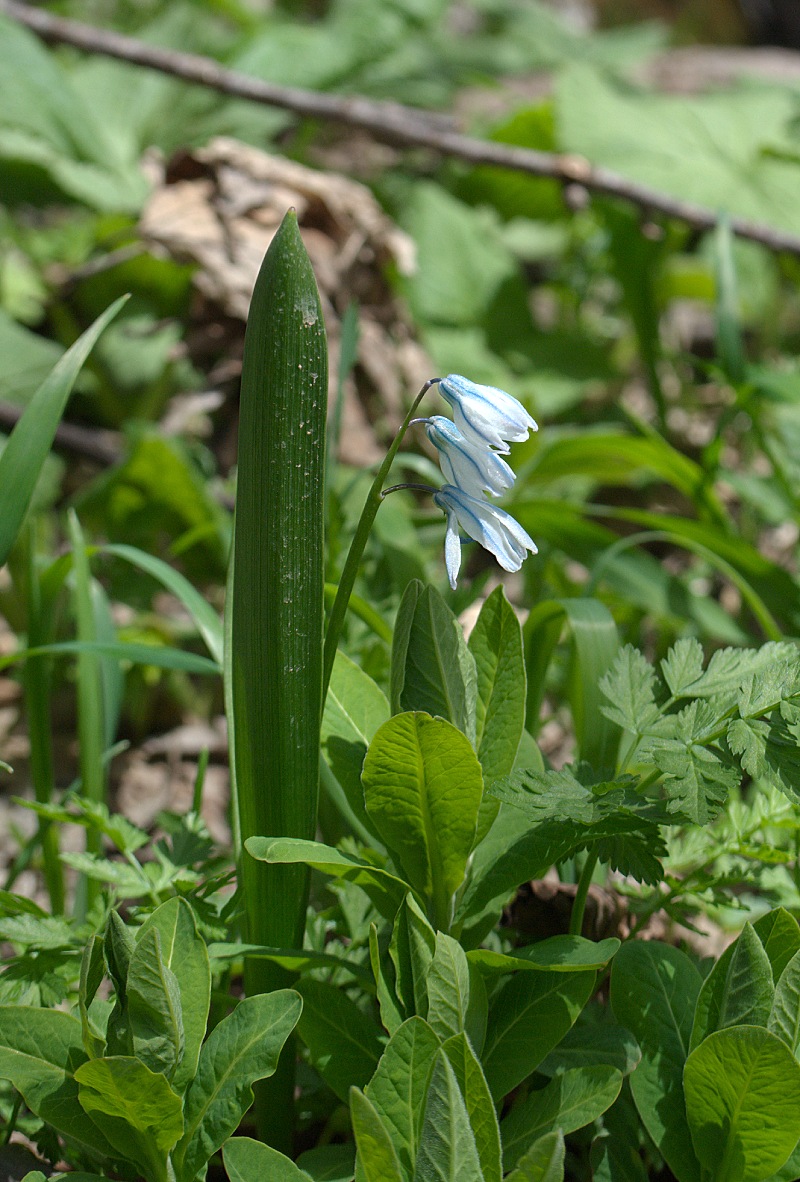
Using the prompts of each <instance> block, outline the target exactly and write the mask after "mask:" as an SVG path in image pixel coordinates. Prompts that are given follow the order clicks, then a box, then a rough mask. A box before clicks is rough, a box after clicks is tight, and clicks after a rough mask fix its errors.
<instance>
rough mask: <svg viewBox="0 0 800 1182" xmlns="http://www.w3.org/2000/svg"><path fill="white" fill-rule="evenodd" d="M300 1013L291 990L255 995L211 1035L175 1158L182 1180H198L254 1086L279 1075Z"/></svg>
mask: <svg viewBox="0 0 800 1182" xmlns="http://www.w3.org/2000/svg"><path fill="white" fill-rule="evenodd" d="M301 1009H302V1001H301V999H300V997H299V996H298V994H297V993H296V992H294V990H292V989H278V990H276V991H275V992H273V993H261V994H256V995H255V996H253V997H246V998H245V999H244V1000H243V1001H240V1002H239V1004H238V1005H237V1007H236V1009H235V1010H234V1011H233V1013H232V1014H229V1015H228V1017H227V1018H223V1019H222V1021H221V1022H220V1023H219V1024H218V1025H217V1026H215V1027H214V1029H213V1030H212V1031H211V1034H210V1035H209V1036H208V1038H207V1039H206V1041H205V1042H204V1043H203V1047H202V1050H201V1051H200V1058H199V1061H198V1064H197V1073H196V1075H195V1077H194V1079H193V1080H192V1081H191V1083H190V1084H189V1087H188V1088H187V1090H186V1098H185V1100H184V1115H185V1121H186V1128H185V1132H184V1135H183V1137H182V1139H181V1141H180V1142H179V1144H178V1146H177V1148H176V1150H175V1153H174V1155H173V1161H174V1164H175V1172H176V1176H177V1179H178V1182H193V1179H194V1178H195V1175H196V1174H197V1173H198V1171H199V1170H201V1169H202V1167H203V1166H204V1165H205V1163H206V1162H207V1161H208V1160H209V1159H210V1158H211V1156H212V1154H214V1153H216V1151H217V1150H218V1149H219V1148H220V1146H221V1145H223V1144H224V1143H225V1141H226V1140H227V1139H228V1137H230V1135H231V1134H232V1133H233V1132H235V1130H236V1128H237V1127H238V1125H239V1122H240V1121H241V1119H242V1117H243V1116H244V1114H245V1112H247V1109H248V1108H249V1107H250V1105H251V1104H252V1102H253V1091H252V1084H253V1083H254V1082H255V1081H256V1080H258V1079H266V1078H267V1077H268V1076H270V1075H272V1073H273V1072H274V1071H275V1068H276V1066H277V1064H278V1057H279V1055H280V1052H281V1050H282V1049H283V1045H284V1043H285V1042H286V1040H287V1038H288V1037H289V1035H290V1034H291V1032H292V1030H294V1028H295V1026H296V1024H297V1020H298V1018H299V1017H300V1011H301Z"/></svg>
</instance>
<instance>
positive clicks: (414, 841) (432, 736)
mask: <svg viewBox="0 0 800 1182" xmlns="http://www.w3.org/2000/svg"><path fill="white" fill-rule="evenodd" d="M362 782H363V785H364V797H365V800H366V807H367V813H368V814H369V816H370V817H371V819H372V822H373V824H374V825H375V827H376V828H377V830H378V832H379V833H380V835H381V837H382V839H383V841H384V842H385V844H386V846H387V847H388V848H389V849H390V850H391V852H392V855H393V857H394V858H395V859H396V860H397V861H398V863H399V864H400V866H401V867H402V869H403V873H404V875H405V876H406V878H407V879H408V881H409V882H410V883H411V885H412V886H413V887H414V888H415V889H416V890H417V891H418V892H419V893H421V894H422V895H423V896H424V897H425V899H426V900H427V901H428V905H429V907H430V908H431V918H432V920H434V919H435V926H437V927H438V928H440V929H441V930H446V929H447V928H448V927H449V926H450V920H451V911H452V898H453V895H454V894H455V892H456V891H457V890H458V888H459V887H460V886H461V883H462V881H463V879H464V872H465V870H466V865H467V859H468V857H469V854H470V850H471V849H472V845H473V843H474V840H475V830H476V825H477V820H478V809H479V807H480V802H481V796H482V794H483V777H482V775H481V767H480V764H479V763H478V760H477V758H476V756H475V752H474V751H473V749H472V746H471V744H470V743H469V741H468V740H467V739H466V738H465V736H464V735H463V734H461V732H460V731H458V730H456V728H455V727H454V726H451V724H450V723H449V722H445V721H444V719H441V718H431V717H430V715H429V714H423V713H415V714H398V715H396V716H395V717H394V718H391V719H389V721H388V722H386V723H384V725H383V726H382V727H381V728H380V730H379V731H378V732H377V734H376V735H375V738H374V739H373V740H372V742H371V743H370V746H369V750H368V751H367V757H366V759H365V760H364V771H363V773H362Z"/></svg>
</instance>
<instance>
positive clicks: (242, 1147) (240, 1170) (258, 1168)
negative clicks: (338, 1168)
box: [222, 1137, 312, 1182]
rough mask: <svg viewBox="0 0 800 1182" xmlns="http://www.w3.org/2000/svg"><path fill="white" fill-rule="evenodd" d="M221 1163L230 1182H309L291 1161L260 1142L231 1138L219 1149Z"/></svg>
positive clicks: (308, 1175) (305, 1174) (304, 1174)
mask: <svg viewBox="0 0 800 1182" xmlns="http://www.w3.org/2000/svg"><path fill="white" fill-rule="evenodd" d="M222 1160H223V1161H224V1162H225V1170H226V1172H227V1174H228V1178H229V1179H230V1182H259V1180H263V1182H266V1180H267V1179H269V1182H312V1179H311V1175H310V1174H307V1173H306V1172H305V1170H301V1169H300V1167H299V1166H296V1165H295V1164H294V1162H293V1161H292V1160H291V1158H288V1157H286V1156H285V1154H283V1153H279V1152H278V1150H277V1149H272V1147H271V1146H269V1145H265V1144H264V1142H263V1141H253V1140H252V1138H250V1137H231V1139H230V1140H229V1141H226V1142H225V1145H224V1146H223V1149H222Z"/></svg>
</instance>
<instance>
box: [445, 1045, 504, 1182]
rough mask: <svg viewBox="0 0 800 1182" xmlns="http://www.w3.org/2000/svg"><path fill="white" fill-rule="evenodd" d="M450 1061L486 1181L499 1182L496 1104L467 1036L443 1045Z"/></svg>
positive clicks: (498, 1131) (500, 1167)
mask: <svg viewBox="0 0 800 1182" xmlns="http://www.w3.org/2000/svg"><path fill="white" fill-rule="evenodd" d="M442 1052H443V1054H445V1055H447V1058H448V1059H449V1060H450V1066H451V1067H452V1068H453V1071H454V1072H455V1076H456V1079H457V1080H458V1086H459V1088H460V1089H461V1095H462V1096H463V1098H464V1104H465V1105H466V1109H467V1116H468V1117H469V1123H470V1127H471V1129H472V1132H473V1135H474V1137H475V1146H476V1148H477V1150H478V1157H479V1158H480V1163H481V1170H482V1172H483V1182H500V1179H501V1177H502V1172H503V1171H502V1164H501V1153H500V1129H499V1127H498V1124H497V1114H496V1113H495V1110H494V1101H493V1100H492V1096H491V1093H490V1091H489V1085H488V1084H487V1082H486V1077H485V1075H484V1074H483V1071H482V1069H481V1065H480V1063H479V1062H478V1060H477V1058H476V1057H475V1052H474V1050H473V1049H472V1046H471V1044H470V1040H469V1039H468V1038H467V1036H466V1034H464V1033H462V1034H456V1035H454V1036H453V1037H452V1038H449V1039H447V1041H446V1042H445V1043H444V1044H443V1045H442Z"/></svg>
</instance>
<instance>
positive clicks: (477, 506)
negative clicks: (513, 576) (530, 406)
mask: <svg viewBox="0 0 800 1182" xmlns="http://www.w3.org/2000/svg"><path fill="white" fill-rule="evenodd" d="M436 384H438V387H439V393H440V394H441V395H442V397H443V398H444V399H446V401H447V402H449V403H450V406H451V407H452V408H453V416H454V418H455V422H453V421H452V420H451V419H447V418H445V417H444V416H442V415H433V416H432V417H431V418H427V419H417V420H415V421H416V422H419V423H424V424H425V431H426V434H427V436H428V438H429V439H430V441H431V443H432V444H433V445H434V446H435V448H436V450H437V451H438V453H439V463H440V465H441V469H442V472H443V474H444V478H445V480H446V481H447V483H446V484H445V485H444V486H443V487H442V488H440V489H438V490H437V491H436V492H434V494H433V500H434V503H435V504H436V505H438V506H439V508H440V509H442V510H443V511H444V512H445V513H446V514H447V535H446V537H445V544H444V554H445V565H446V567H447V574H448V577H449V579H450V586H451V587H452V588H453V589H454V590H455V587H456V581H457V578H458V572H459V569H460V567H461V539H460V535H459V530H463V532H464V533H465V534H467V535H468V536H469V537H470V538H474V539H475V541H476V542H480V544H481V545H482V546H483V548H484V549H485V550H488V551H489V552H490V553H491V554H494V556H495V558H496V559H497V561H498V562H499V563H500V565H501V566H502V567H503V569H504V570H507V571H517V570H519V569H520V567H521V566H522V563H523V562H524V560H525V558H526V556H527V552H528V551H529V550H530V551H531V552H532V553H534V554H535V553H536V546H535V544H534V542H533V540H532V539H531V538H530V537H529V536H528V534H527V533H526V532H525V530H524V529H523V528H522V526H521V525H520V524H519V522H518V521H515V520H514V518H513V517H512V516H511V514H510V513H506V512H505V510H503V509H500V508H499V507H498V506H497V505H495V504H493V503H492V502H491V501H490V500H488V498H487V497H486V496H485V494H486V493H491V494H492V495H493V496H502V494H503V493H504V492H506V491H507V490H508V489H509V488H511V486H512V485H513V483H514V473H513V472H512V471H511V469H510V468H509V466H508V464H507V463H506V462H505V460H504V459H502V458H501V456H502V455H507V454H508V451H509V446H508V445H509V443H514V442H517V441H519V440H522V439H527V438H528V432H529V431H536V430H537V426H536V423H535V422H534V420H533V419H532V418H531V416H530V415H529V414H528V412H527V411H526V409H525V407H524V406H523V405H522V403H521V402H518V401H517V399H516V398H513V397H512V396H511V395H510V394H507V393H506V392H505V390H498V389H496V388H495V387H494V386H480V385H478V384H477V383H475V382H471V381H469V379H468V378H462V377H460V376H459V375H458V374H449V375H448V376H447V377H446V378H438V379H437V380H436Z"/></svg>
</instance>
